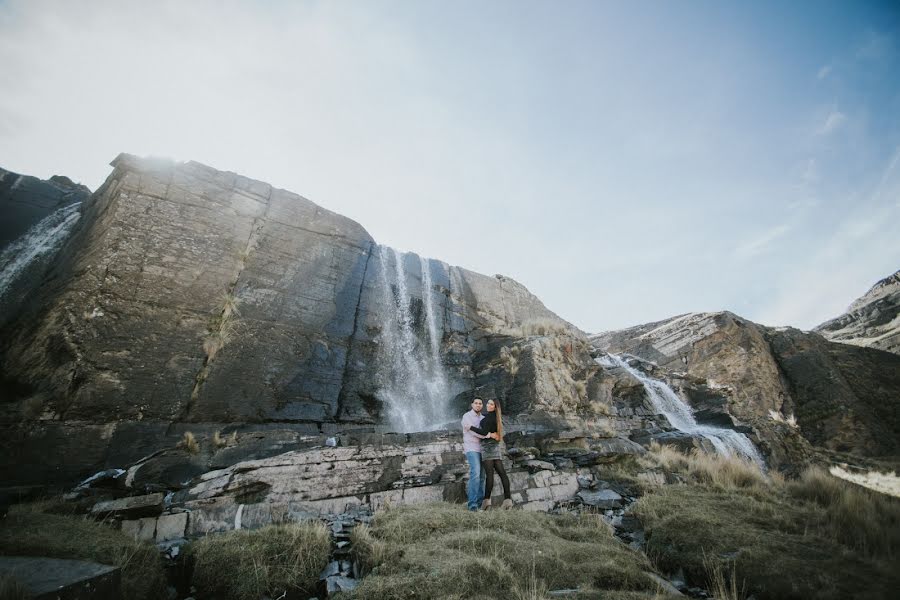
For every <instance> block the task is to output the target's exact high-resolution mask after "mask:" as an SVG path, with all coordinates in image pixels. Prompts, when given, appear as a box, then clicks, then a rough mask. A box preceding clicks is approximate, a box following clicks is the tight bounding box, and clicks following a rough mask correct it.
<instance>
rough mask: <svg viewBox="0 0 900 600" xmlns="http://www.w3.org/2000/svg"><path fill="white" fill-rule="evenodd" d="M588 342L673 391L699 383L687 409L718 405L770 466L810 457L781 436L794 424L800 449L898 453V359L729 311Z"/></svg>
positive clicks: (691, 316) (709, 410) (599, 336)
mask: <svg viewBox="0 0 900 600" xmlns="http://www.w3.org/2000/svg"><path fill="white" fill-rule="evenodd" d="M591 341H592V343H593V345H594V347H595V348H597V349H598V350H602V351H606V352H614V353H628V354H633V355H635V356H638V357H641V358H643V359H645V360H648V361H652V362H653V363H654V364H655V365H658V367H659V368H660V369H661V370H662V371H663V373H660V374H659V375H658V376H660V377H668V378H669V379H670V380H674V384H675V386H676V387H677V386H678V385H679V383H680V382H681V381H684V380H685V379H688V380H690V379H692V378H693V379H694V380H695V383H702V384H703V386H702V389H703V390H705V393H701V394H697V393H693V394H692V393H690V392H686V393H684V395H685V396H686V397H687V398H688V400H689V401H691V402H692V403H693V405H694V408H695V410H698V411H700V412H701V413H704V412H706V413H708V414H712V415H715V414H716V412H717V410H716V398H720V399H721V400H722V402H723V404H724V406H725V408H726V409H727V412H728V413H729V414H731V415H734V416H735V417H737V418H738V419H740V420H741V421H742V422H744V423H747V424H749V425H751V426H752V427H753V428H754V429H755V430H756V431H757V432H759V434H760V436H761V438H762V439H763V441H764V445H768V448H767V449H768V451H769V452H770V454H771V458H772V460H773V462H774V463H776V464H778V463H779V462H782V461H784V462H791V461H796V460H797V459H798V458H802V455H803V454H804V453H806V452H808V451H809V448H808V447H806V446H808V445H809V444H804V443H799V444H798V442H799V441H798V440H797V439H796V438H794V437H792V436H790V435H788V434H789V433H790V430H791V429H792V428H793V427H794V426H793V425H792V424H793V423H794V420H796V428H797V430H798V431H799V433H800V434H802V436H803V438H804V439H805V440H806V442H808V443H811V444H813V445H816V446H821V447H823V448H826V449H828V450H833V451H837V452H848V453H853V454H858V455H862V456H890V455H894V454H896V453H897V451H898V449H900V405H898V403H897V401H896V398H898V397H900V358H898V357H896V356H894V355H892V354H889V353H886V352H881V351H877V350H872V349H869V348H860V347H854V346H849V345H845V344H838V343H834V342H829V341H828V340H826V339H824V338H822V337H821V336H820V335H817V334H815V333H804V332H801V331H799V330H796V329H792V328H770V327H764V326H762V325H758V324H756V323H753V322H750V321H747V320H746V319H742V318H740V317H738V316H737V315H734V314H732V313H729V312H719V313H695V314H687V315H681V316H678V317H674V318H672V319H668V320H666V321H660V322H656V323H650V324H646V325H640V326H637V327H633V328H630V329H626V330H621V331H614V332H606V333H601V334H596V335H594V336H591ZM709 392H712V393H711V394H710V393H709Z"/></svg>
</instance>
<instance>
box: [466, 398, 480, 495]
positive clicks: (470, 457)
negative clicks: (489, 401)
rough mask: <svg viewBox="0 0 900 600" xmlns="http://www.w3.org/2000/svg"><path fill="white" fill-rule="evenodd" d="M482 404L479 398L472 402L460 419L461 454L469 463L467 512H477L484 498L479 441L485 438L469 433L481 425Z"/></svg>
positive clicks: (472, 432)
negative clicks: (461, 429)
mask: <svg viewBox="0 0 900 600" xmlns="http://www.w3.org/2000/svg"><path fill="white" fill-rule="evenodd" d="M483 405H484V403H483V402H482V401H481V398H475V399H474V400H472V410H470V411H469V412H467V413H466V414H464V415H463V417H462V428H463V452H465V453H466V461H468V463H469V484H468V486H467V487H466V496H467V500H468V507H469V510H478V509H479V507H481V501H482V499H483V496H484V469H482V468H481V440H482V439H483V438H484V437H485V436H483V435H479V434H477V433H475V432H474V431H471V428H472V427H478V426H479V425H480V424H481V419H482V418H483V417H482V416H481V409H482V407H483Z"/></svg>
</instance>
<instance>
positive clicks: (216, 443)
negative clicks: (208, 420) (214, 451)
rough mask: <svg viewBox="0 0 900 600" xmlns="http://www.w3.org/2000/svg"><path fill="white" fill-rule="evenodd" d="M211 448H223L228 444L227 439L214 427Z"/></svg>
mask: <svg viewBox="0 0 900 600" xmlns="http://www.w3.org/2000/svg"><path fill="white" fill-rule="evenodd" d="M212 444H213V448H224V447H225V446H227V445H228V441H227V440H226V439H225V438H223V437H222V433H221V432H220V431H219V430H218V429H216V431H215V433H213V437H212Z"/></svg>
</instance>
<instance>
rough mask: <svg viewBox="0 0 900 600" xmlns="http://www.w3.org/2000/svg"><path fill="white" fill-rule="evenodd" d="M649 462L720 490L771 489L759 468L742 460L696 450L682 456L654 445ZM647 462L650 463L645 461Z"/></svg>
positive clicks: (679, 453)
mask: <svg viewBox="0 0 900 600" xmlns="http://www.w3.org/2000/svg"><path fill="white" fill-rule="evenodd" d="M647 459H649V460H651V461H653V462H655V464H656V465H658V466H661V467H663V468H664V469H665V470H667V471H671V472H674V473H680V474H682V475H686V476H688V477H690V478H691V479H692V480H693V481H694V482H696V483H699V484H703V485H709V486H713V487H715V488H718V489H723V490H731V489H757V490H760V489H768V487H769V483H770V480H769V479H768V478H767V477H766V475H765V474H764V473H763V472H762V471H760V470H759V467H757V466H756V465H755V464H753V463H752V462H750V461H747V460H743V459H741V458H738V457H724V456H721V455H719V454H709V453H707V452H702V451H698V450H695V451H694V452H692V453H691V454H684V453H682V452H679V451H678V450H676V449H675V448H673V447H671V446H660V445H659V444H655V443H654V444H652V445H651V447H650V452H649V453H648V455H647ZM645 460H646V459H645Z"/></svg>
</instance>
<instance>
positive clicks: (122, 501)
mask: <svg viewBox="0 0 900 600" xmlns="http://www.w3.org/2000/svg"><path fill="white" fill-rule="evenodd" d="M162 509H163V494H162V493H158V494H146V495H144V496H129V497H127V498H119V499H118V500H108V501H106V502H98V503H97V504H95V505H94V507H93V508H92V509H91V514H93V515H97V516H100V515H112V516H122V517H132V518H135V517H148V516H155V515H158V514H160V513H161V512H162Z"/></svg>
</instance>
